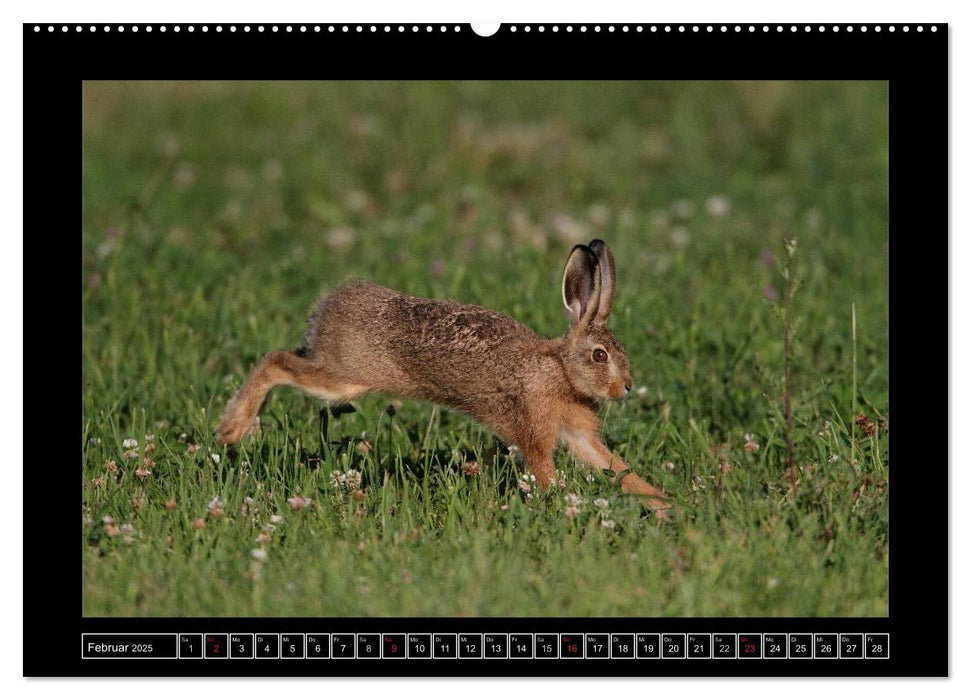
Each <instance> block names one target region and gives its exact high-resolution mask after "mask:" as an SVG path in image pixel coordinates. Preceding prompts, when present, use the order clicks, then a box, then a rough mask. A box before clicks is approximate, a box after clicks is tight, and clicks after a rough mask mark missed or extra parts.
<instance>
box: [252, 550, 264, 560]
mask: <svg viewBox="0 0 971 700" xmlns="http://www.w3.org/2000/svg"><path fill="white" fill-rule="evenodd" d="M250 556H251V557H253V558H254V559H255V560H256V561H259V562H264V561H266V558H267V553H266V550H265V549H252V550H250Z"/></svg>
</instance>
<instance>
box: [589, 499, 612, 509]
mask: <svg viewBox="0 0 971 700" xmlns="http://www.w3.org/2000/svg"><path fill="white" fill-rule="evenodd" d="M593 504H594V505H595V506H597V508H599V509H600V510H607V509H608V508H610V501H608V500H607V499H606V498H598V499H597V500H595V501H594V502H593Z"/></svg>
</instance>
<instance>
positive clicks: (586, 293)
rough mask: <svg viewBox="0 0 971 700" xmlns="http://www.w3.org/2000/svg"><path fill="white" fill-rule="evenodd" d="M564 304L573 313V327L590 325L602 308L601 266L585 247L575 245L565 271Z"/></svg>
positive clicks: (592, 253) (591, 252)
mask: <svg viewBox="0 0 971 700" xmlns="http://www.w3.org/2000/svg"><path fill="white" fill-rule="evenodd" d="M563 304H564V306H566V308H567V309H568V310H570V311H572V312H573V325H574V326H585V325H586V324H588V323H590V321H591V320H592V319H593V317H594V316H595V315H596V313H597V310H598V309H599V307H600V265H599V264H598V262H597V256H596V255H595V254H594V252H593V251H592V250H590V248H588V247H587V246H585V245H575V246H573V250H572V251H570V257H569V258H567V261H566V268H564V270H563Z"/></svg>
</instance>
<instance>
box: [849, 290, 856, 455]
mask: <svg viewBox="0 0 971 700" xmlns="http://www.w3.org/2000/svg"><path fill="white" fill-rule="evenodd" d="M850 348H851V350H850V353H851V354H850V358H851V362H852V364H853V394H852V396H851V397H850V405H851V409H850V410H851V411H852V412H851V413H850V457H851V458H855V457H856V304H855V303H854V304H850Z"/></svg>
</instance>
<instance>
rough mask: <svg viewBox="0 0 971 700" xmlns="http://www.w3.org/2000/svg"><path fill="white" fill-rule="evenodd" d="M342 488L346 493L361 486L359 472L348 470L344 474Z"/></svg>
mask: <svg viewBox="0 0 971 700" xmlns="http://www.w3.org/2000/svg"><path fill="white" fill-rule="evenodd" d="M344 477H345V478H344V487H345V488H346V489H347V490H348V491H354V490H356V489H358V488H360V486H361V472H359V471H357V470H356V469H348V470H347V473H346V474H344Z"/></svg>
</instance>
